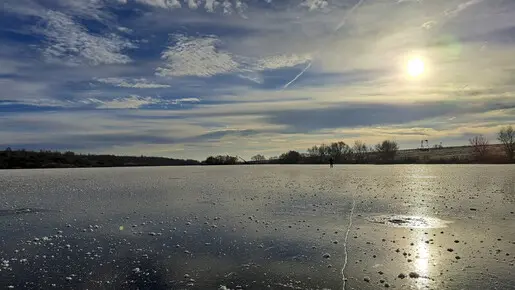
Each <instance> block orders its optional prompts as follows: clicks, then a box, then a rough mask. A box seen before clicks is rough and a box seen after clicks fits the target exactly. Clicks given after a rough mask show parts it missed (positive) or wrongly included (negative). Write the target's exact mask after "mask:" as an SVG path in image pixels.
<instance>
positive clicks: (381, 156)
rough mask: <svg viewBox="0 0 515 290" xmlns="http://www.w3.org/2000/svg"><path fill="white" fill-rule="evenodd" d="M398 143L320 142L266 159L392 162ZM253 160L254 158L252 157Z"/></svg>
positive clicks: (274, 162)
mask: <svg viewBox="0 0 515 290" xmlns="http://www.w3.org/2000/svg"><path fill="white" fill-rule="evenodd" d="M398 150H399V145H398V144H397V142H396V141H393V140H384V141H383V142H381V143H378V144H376V145H374V146H370V147H369V146H367V144H366V143H365V142H363V141H355V142H354V144H353V145H352V146H350V145H348V144H347V143H345V142H344V141H339V142H334V143H331V144H320V145H317V146H313V147H311V148H308V149H307V152H306V153H300V152H298V151H294V150H290V151H288V152H286V153H283V154H281V155H280V156H278V157H272V158H270V159H269V160H268V163H271V164H322V163H327V162H329V160H330V159H332V160H333V162H334V163H336V164H377V163H393V162H394V160H395V156H396V155H397V152H398ZM253 160H254V158H253Z"/></svg>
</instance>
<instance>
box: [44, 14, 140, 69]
mask: <svg viewBox="0 0 515 290" xmlns="http://www.w3.org/2000/svg"><path fill="white" fill-rule="evenodd" d="M44 19H45V25H44V26H43V28H41V29H36V30H35V31H36V32H38V33H41V34H43V35H44V36H45V38H46V44H47V45H46V47H45V48H44V49H43V55H44V56H45V58H46V59H47V60H48V61H51V62H57V63H65V64H68V65H79V64H84V63H85V64H90V65H100V64H125V63H129V62H130V61H131V59H130V57H129V56H127V55H126V54H124V51H125V50H127V49H133V48H136V45H135V44H133V43H132V42H130V41H129V40H127V39H124V38H122V37H120V36H118V35H116V34H113V33H109V34H107V35H102V36H100V35H93V34H91V33H89V32H88V29H87V28H86V27H84V26H82V25H80V24H79V23H77V22H75V21H74V20H73V19H72V18H71V17H70V16H68V15H66V14H63V13H61V12H57V11H51V10H49V11H47V12H46V14H45V17H44Z"/></svg>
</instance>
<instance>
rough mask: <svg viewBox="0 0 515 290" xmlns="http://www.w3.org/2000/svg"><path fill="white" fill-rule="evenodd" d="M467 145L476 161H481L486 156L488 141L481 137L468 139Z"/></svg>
mask: <svg viewBox="0 0 515 290" xmlns="http://www.w3.org/2000/svg"><path fill="white" fill-rule="evenodd" d="M469 143H470V146H472V151H473V152H474V156H475V157H476V160H483V159H484V158H485V156H486V155H487V154H488V144H489V142H488V139H487V138H486V137H485V136H483V135H479V136H474V137H473V138H470V139H469Z"/></svg>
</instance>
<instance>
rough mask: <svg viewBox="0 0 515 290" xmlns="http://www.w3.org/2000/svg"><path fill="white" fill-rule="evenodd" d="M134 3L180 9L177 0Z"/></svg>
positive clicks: (140, 0) (144, 0)
mask: <svg viewBox="0 0 515 290" xmlns="http://www.w3.org/2000/svg"><path fill="white" fill-rule="evenodd" d="M136 2H138V3H141V4H146V5H149V6H153V7H158V8H166V9H177V8H181V7H182V5H181V3H180V2H179V1H178V0H136Z"/></svg>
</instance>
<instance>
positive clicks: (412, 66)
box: [407, 58, 425, 77]
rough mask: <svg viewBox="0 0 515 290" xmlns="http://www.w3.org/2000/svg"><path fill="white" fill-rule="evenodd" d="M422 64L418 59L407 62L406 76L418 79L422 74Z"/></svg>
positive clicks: (423, 67)
mask: <svg viewBox="0 0 515 290" xmlns="http://www.w3.org/2000/svg"><path fill="white" fill-rule="evenodd" d="M424 69H425V66H424V62H423V61H422V60H421V59H420V58H412V59H410V60H409V61H408V64H407V70H408V74H409V75H410V76H412V77H418V76H420V75H422V74H423V73H424Z"/></svg>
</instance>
